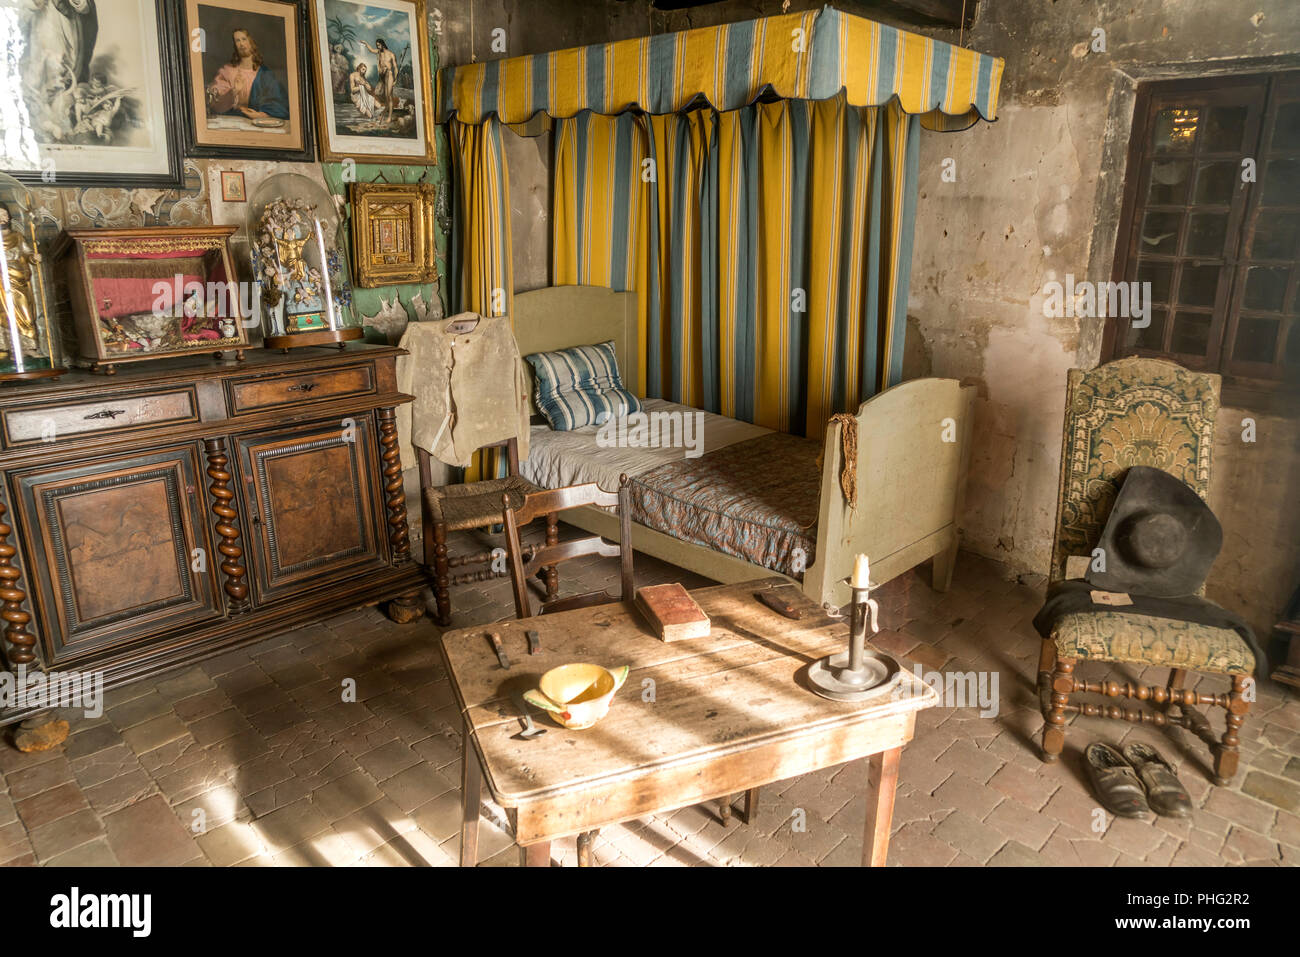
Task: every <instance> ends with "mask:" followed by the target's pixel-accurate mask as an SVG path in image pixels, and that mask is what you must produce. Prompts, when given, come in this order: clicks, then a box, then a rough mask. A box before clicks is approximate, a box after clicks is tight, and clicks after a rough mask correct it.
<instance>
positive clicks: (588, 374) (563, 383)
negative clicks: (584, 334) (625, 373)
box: [525, 339, 641, 432]
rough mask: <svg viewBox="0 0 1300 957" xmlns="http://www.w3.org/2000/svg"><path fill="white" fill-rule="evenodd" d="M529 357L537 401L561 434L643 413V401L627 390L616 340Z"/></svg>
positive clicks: (538, 407)
mask: <svg viewBox="0 0 1300 957" xmlns="http://www.w3.org/2000/svg"><path fill="white" fill-rule="evenodd" d="M525 358H526V359H527V360H528V364H529V365H531V366H532V367H533V375H534V377H535V379H536V383H537V385H536V388H535V389H534V391H533V401H534V402H535V403H536V404H537V410H538V411H539V412H541V413H542V415H544V416H545V417H546V421H547V422H548V423H550V426H551V428H552V429H554V430H555V431H557V432H568V431H571V430H572V429H580V428H582V427H583V426H585V425H600V424H602V423H603V422H604V421H605V420H606V419H607V418H608V417H609V416H611V415H625V414H627V413H629V412H640V411H641V400H639V399H638V398H637V397H636V396H634V395H633V394H632V393H631V392H628V391H627V390H626V389H624V388H623V379H622V377H621V376H620V375H619V374H618V359H617V357H616V356H615V355H614V341H613V340H612V339H611V340H610V341H609V342H602V343H600V344H599V345H595V346H574V347H573V348H572V349H562V350H560V351H559V352H534V353H533V354H532V355H530V356H525Z"/></svg>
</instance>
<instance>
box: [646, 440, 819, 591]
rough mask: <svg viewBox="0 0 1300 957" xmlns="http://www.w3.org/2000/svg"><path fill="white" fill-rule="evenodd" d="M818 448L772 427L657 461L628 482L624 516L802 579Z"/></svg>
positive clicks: (811, 537) (812, 540)
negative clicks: (691, 455) (694, 454)
mask: <svg viewBox="0 0 1300 957" xmlns="http://www.w3.org/2000/svg"><path fill="white" fill-rule="evenodd" d="M820 452H821V443H820V442H816V441H813V440H811V439H805V438H801V437H799V436H795V435H785V434H783V433H780V432H772V433H769V434H767V435H762V436H759V437H758V438H753V439H748V440H746V441H742V442H736V443H734V444H732V445H728V446H726V447H724V448H721V449H717V450H716V451H712V452H708V453H706V454H705V455H704V456H703V457H701V458H698V459H688V460H684V461H678V462H673V463H671V464H668V465H661V466H659V467H658V468H654V469H651V470H649V471H647V472H643V473H642V474H640V475H638V476H636V477H635V478H633V479H632V480H631V489H630V492H631V500H632V521H634V522H639V523H640V524H642V525H645V526H648V527H649V528H653V529H655V530H656V531H660V532H663V533H665V534H667V535H671V536H673V537H674V538H678V539H680V540H682V541H684V542H690V543H692V544H695V545H703V546H705V547H706V548H712V549H714V550H715V551H719V552H723V553H725V554H727V555H733V556H735V557H737V558H742V559H744V560H745V561H748V562H753V563H754V564H755V565H761V566H763V567H764V568H770V569H772V570H773V571H776V572H780V573H781V574H783V575H789V576H791V577H792V578H802V577H803V570H804V569H805V568H807V567H808V566H809V565H811V564H812V560H813V552H814V549H815V547H816V534H815V529H814V526H815V525H816V522H817V509H818V498H819V495H820V491H821V489H820V486H821V477H822V475H821V469H820V468H818V466H817V457H818V455H819V454H820ZM796 549H799V550H802V554H800V552H798V551H796Z"/></svg>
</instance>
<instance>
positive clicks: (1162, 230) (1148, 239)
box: [1139, 213, 1183, 256]
mask: <svg viewBox="0 0 1300 957" xmlns="http://www.w3.org/2000/svg"><path fill="white" fill-rule="evenodd" d="M1182 221H1183V214H1182V213H1147V214H1146V215H1145V216H1143V217H1142V246H1141V248H1140V250H1139V251H1140V252H1144V253H1163V254H1165V255H1169V256H1172V255H1173V254H1174V253H1176V252H1178V227H1179V226H1180V225H1181V224H1182Z"/></svg>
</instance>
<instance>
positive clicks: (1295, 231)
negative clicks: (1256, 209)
mask: <svg viewBox="0 0 1300 957" xmlns="http://www.w3.org/2000/svg"><path fill="white" fill-rule="evenodd" d="M1297 239H1300V218H1297V217H1296V215H1295V213H1284V212H1281V211H1280V210H1271V209H1266V210H1264V211H1262V212H1261V213H1260V214H1259V219H1257V220H1256V221H1255V237H1254V239H1252V240H1251V244H1250V247H1251V248H1250V258H1251V259H1294V258H1295V257H1296V256H1297V254H1300V249H1298V248H1297V242H1296V241H1297Z"/></svg>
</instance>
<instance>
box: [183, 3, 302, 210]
mask: <svg viewBox="0 0 1300 957" xmlns="http://www.w3.org/2000/svg"><path fill="white" fill-rule="evenodd" d="M303 4H304V0H183V2H182V3H180V4H178V6H179V7H180V12H179V13H178V14H177V21H178V23H177V31H176V32H177V38H176V46H177V48H178V49H180V50H183V51H185V55H184V64H183V70H182V72H183V73H184V79H185V82H184V84H183V85H184V87H185V97H186V131H187V133H188V139H187V141H186V152H187V153H188V154H189V155H190V156H207V157H227V158H233V157H239V158H241V159H275V160H289V161H295V162H310V161H312V160H313V159H314V158H315V148H314V143H313V138H312V128H311V108H310V105H309V104H308V94H307V83H306V80H305V77H306V76H307V73H306V67H307V50H308V42H307V30H306V21H307V18H306V15H305V7H304V5H303ZM222 182H223V185H224V182H225V180H224V178H223V180H222Z"/></svg>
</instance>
